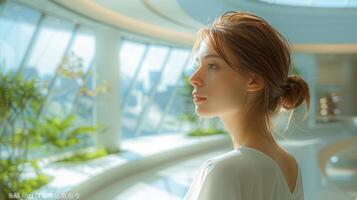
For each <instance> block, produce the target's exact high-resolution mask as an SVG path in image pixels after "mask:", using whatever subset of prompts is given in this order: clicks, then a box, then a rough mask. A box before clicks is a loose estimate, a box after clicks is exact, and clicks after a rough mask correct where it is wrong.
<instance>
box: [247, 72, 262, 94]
mask: <svg viewBox="0 0 357 200" xmlns="http://www.w3.org/2000/svg"><path fill="white" fill-rule="evenodd" d="M263 88H264V81H263V78H262V77H261V76H259V75H256V74H252V75H251V76H250V78H249V80H248V85H247V91H250V92H254V91H259V90H261V89H263Z"/></svg>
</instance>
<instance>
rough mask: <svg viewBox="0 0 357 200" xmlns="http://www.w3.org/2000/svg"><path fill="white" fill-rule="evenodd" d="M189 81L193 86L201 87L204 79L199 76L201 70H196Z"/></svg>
mask: <svg viewBox="0 0 357 200" xmlns="http://www.w3.org/2000/svg"><path fill="white" fill-rule="evenodd" d="M189 82H190V84H191V85H192V86H193V87H199V86H201V85H202V80H201V78H200V77H199V70H196V71H195V72H194V73H193V74H192V75H191V76H190V78H189Z"/></svg>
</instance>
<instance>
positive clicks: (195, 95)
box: [192, 92, 207, 100]
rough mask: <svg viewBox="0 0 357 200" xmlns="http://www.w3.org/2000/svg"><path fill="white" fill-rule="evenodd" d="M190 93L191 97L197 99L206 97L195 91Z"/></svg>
mask: <svg viewBox="0 0 357 200" xmlns="http://www.w3.org/2000/svg"><path fill="white" fill-rule="evenodd" d="M192 95H193V97H194V98H195V99H198V100H200V99H207V97H205V96H202V95H199V94H198V93H197V92H194V93H192Z"/></svg>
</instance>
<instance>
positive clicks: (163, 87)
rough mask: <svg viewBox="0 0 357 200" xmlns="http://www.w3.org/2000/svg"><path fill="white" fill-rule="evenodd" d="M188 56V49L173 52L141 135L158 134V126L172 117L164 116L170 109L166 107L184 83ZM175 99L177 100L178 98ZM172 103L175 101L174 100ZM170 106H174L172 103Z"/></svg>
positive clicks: (143, 124)
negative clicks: (165, 119)
mask: <svg viewBox="0 0 357 200" xmlns="http://www.w3.org/2000/svg"><path fill="white" fill-rule="evenodd" d="M188 55H189V51H188V50H186V49H175V50H173V51H172V52H171V54H170V57H169V60H168V62H167V64H166V65H167V66H166V67H165V68H164V71H163V72H162V73H163V74H162V80H161V82H160V84H159V85H158V88H157V91H156V93H155V96H154V99H153V102H152V104H151V105H150V108H149V110H148V113H147V115H146V118H145V119H144V120H143V123H142V128H141V131H140V133H139V134H140V135H151V134H158V128H159V127H158V126H159V124H160V123H161V120H162V117H172V116H167V115H165V116H164V112H165V109H169V108H168V107H167V108H166V106H168V103H169V101H170V98H172V97H171V96H172V95H173V93H174V92H175V90H176V88H177V84H178V82H179V81H182V80H181V78H182V72H183V68H184V66H185V64H186V62H187V59H188ZM175 98H177V96H176V97H175ZM171 101H173V99H172V100H171ZM170 104H171V106H173V105H172V103H170ZM163 133H164V132H163ZM166 133H168V132H166Z"/></svg>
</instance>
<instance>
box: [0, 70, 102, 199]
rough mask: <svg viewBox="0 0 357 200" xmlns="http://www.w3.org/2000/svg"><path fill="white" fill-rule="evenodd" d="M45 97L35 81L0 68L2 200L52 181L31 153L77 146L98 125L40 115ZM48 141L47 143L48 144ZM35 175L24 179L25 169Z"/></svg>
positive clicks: (0, 181) (0, 191) (0, 196)
mask: <svg viewBox="0 0 357 200" xmlns="http://www.w3.org/2000/svg"><path fill="white" fill-rule="evenodd" d="M43 102H44V97H43V96H42V95H41V93H40V92H39V88H38V87H37V83H36V82H35V81H34V80H27V79H25V78H24V77H23V76H22V75H21V74H14V73H11V72H9V73H7V74H4V73H3V72H1V71H0V199H14V198H15V199H19V198H20V197H17V196H16V195H15V196H12V197H11V196H9V195H10V194H28V193H30V192H32V191H34V190H36V189H38V188H39V187H41V186H42V185H44V184H46V183H47V182H48V181H49V177H47V176H45V175H44V174H43V173H42V172H41V170H40V167H39V166H38V164H37V161H38V159H40V158H39V157H34V156H32V157H31V158H30V157H29V153H30V152H31V151H32V152H38V151H42V150H43V147H46V150H52V151H56V150H61V149H65V148H69V147H73V146H75V145H77V144H79V143H80V141H81V140H83V139H84V138H86V137H88V134H90V133H93V132H95V131H96V130H97V129H98V126H76V125H75V119H76V116H74V115H68V116H66V117H64V119H60V118H58V117H56V116H52V117H49V116H38V113H39V110H40V106H41V104H43ZM44 144H46V146H44ZM25 169H26V170H32V171H33V172H34V173H35V175H36V176H35V177H34V178H24V177H23V176H22V174H23V172H24V170H25Z"/></svg>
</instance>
